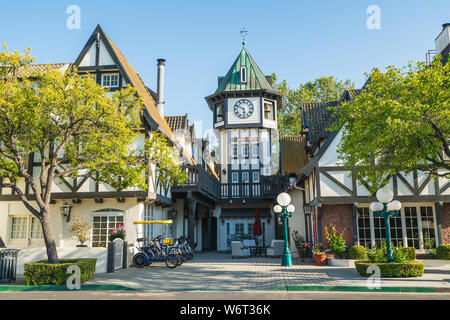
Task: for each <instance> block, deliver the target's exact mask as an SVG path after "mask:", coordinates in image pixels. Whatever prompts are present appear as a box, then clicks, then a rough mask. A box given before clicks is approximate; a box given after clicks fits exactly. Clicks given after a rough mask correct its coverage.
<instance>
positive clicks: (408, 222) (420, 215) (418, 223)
mask: <svg viewBox="0 0 450 320" xmlns="http://www.w3.org/2000/svg"><path fill="white" fill-rule="evenodd" d="M403 205H404V206H403V208H402V209H401V211H400V214H399V215H398V216H396V217H390V218H389V225H390V232H391V241H392V243H393V244H394V246H397V247H401V246H404V247H414V248H416V249H418V250H423V249H427V244H431V243H432V242H434V245H438V243H437V239H436V232H437V231H436V218H435V214H434V208H433V206H432V205H410V204H403ZM367 211H368V208H365V207H361V208H358V218H357V228H358V241H359V243H360V245H365V246H368V245H369V244H371V243H375V244H376V245H377V246H379V245H381V244H382V242H383V241H385V240H386V232H385V223H384V218H382V217H375V216H374V214H373V212H370V211H369V215H367ZM427 239H428V240H427Z"/></svg>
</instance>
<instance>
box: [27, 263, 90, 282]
mask: <svg viewBox="0 0 450 320" xmlns="http://www.w3.org/2000/svg"><path fill="white" fill-rule="evenodd" d="M96 262H97V259H83V258H79V259H60V260H59V263H58V264H49V263H48V260H41V261H37V262H32V263H26V264H25V265H24V273H23V275H24V277H25V283H26V284H27V285H65V284H66V283H67V279H68V278H69V277H70V276H71V274H70V273H67V268H68V267H69V266H71V265H74V264H75V265H77V266H78V267H79V268H80V271H81V275H80V282H81V283H84V282H86V281H88V280H89V279H91V278H92V276H93V275H94V272H95V264H96Z"/></svg>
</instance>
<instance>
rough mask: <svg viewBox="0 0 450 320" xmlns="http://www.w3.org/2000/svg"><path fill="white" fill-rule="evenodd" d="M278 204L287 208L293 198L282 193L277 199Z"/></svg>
mask: <svg viewBox="0 0 450 320" xmlns="http://www.w3.org/2000/svg"><path fill="white" fill-rule="evenodd" d="M277 202H278V204H279V205H280V206H283V207H286V206H287V205H288V204H289V203H291V197H290V196H289V195H288V194H287V193H286V192H283V193H280V194H279V195H278V197H277Z"/></svg>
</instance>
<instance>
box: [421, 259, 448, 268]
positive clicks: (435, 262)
mask: <svg viewBox="0 0 450 320" xmlns="http://www.w3.org/2000/svg"><path fill="white" fill-rule="evenodd" d="M417 261H420V262H422V263H423V264H425V267H428V268H439V267H445V266H447V267H450V261H449V260H439V259H417Z"/></svg>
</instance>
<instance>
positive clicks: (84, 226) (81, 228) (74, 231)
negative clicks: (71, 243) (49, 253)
mask: <svg viewBox="0 0 450 320" xmlns="http://www.w3.org/2000/svg"><path fill="white" fill-rule="evenodd" d="M91 228H92V226H91V224H90V223H89V222H87V221H84V220H83V219H81V218H80V217H76V218H75V219H73V222H72V224H71V225H70V227H69V233H70V235H71V236H72V237H75V238H76V239H77V240H78V242H79V243H80V244H77V247H87V245H85V244H84V243H85V242H86V241H89V235H90V232H91Z"/></svg>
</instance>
